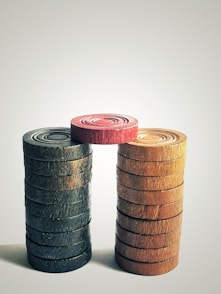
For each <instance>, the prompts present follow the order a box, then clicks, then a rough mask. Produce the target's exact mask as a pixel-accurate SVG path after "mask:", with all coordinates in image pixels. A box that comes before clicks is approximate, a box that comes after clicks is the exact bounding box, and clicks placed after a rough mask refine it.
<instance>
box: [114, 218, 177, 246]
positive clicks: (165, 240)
mask: <svg viewBox="0 0 221 294" xmlns="http://www.w3.org/2000/svg"><path fill="white" fill-rule="evenodd" d="M116 235H117V236H118V238H119V239H120V240H121V241H123V242H124V243H126V244H128V245H130V246H133V247H137V248H161V247H166V246H169V245H172V244H173V243H175V242H178V241H179V240H180V235H181V227H178V228H177V229H176V230H174V231H172V232H169V233H165V234H157V235H145V234H136V233H133V232H130V231H128V230H126V229H124V228H122V227H121V226H120V225H119V224H118V223H116Z"/></svg>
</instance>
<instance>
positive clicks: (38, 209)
mask: <svg viewBox="0 0 221 294" xmlns="http://www.w3.org/2000/svg"><path fill="white" fill-rule="evenodd" d="M90 204H91V203H90V198H89V197H88V199H86V200H85V201H78V202H74V203H59V204H44V203H39V202H35V201H32V200H30V199H28V198H26V197H25V207H26V209H27V210H28V211H29V212H30V213H31V214H33V215H36V216H41V217H46V218H53V219H57V218H66V217H72V216H75V215H78V214H81V213H83V212H86V211H87V210H88V209H89V208H90Z"/></svg>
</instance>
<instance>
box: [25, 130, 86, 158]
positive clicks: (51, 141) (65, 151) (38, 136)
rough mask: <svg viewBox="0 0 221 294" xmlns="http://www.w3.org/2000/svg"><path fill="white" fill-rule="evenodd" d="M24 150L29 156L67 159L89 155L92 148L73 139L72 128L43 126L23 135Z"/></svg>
mask: <svg viewBox="0 0 221 294" xmlns="http://www.w3.org/2000/svg"><path fill="white" fill-rule="evenodd" d="M23 151H24V154H25V155H26V156H27V157H29V158H34V159H39V160H46V161H47V160H48V161H65V160H75V159H80V158H82V157H84V156H87V155H88V154H90V153H91V152H92V149H91V146H90V145H89V144H81V143H79V142H76V141H74V140H72V139H71V131H70V128H41V129H37V130H32V131H30V132H27V133H25V134H24V135H23Z"/></svg>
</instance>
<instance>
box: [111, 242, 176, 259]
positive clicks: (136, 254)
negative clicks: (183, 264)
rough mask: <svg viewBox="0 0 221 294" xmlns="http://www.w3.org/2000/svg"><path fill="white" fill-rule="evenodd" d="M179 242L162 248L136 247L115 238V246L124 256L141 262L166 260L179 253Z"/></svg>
mask: <svg viewBox="0 0 221 294" xmlns="http://www.w3.org/2000/svg"><path fill="white" fill-rule="evenodd" d="M179 247H180V244H179V242H176V243H173V244H172V245H170V246H167V247H162V248H151V249H150V248H148V249H146V248H145V249H144V248H136V247H132V246H130V245H127V244H125V243H123V242H122V241H121V240H119V239H118V238H116V241H115V248H116V250H117V252H118V253H120V254H121V255H123V256H124V257H126V258H128V259H131V260H134V261H141V262H159V261H162V260H167V259H169V258H172V257H174V256H176V255H178V254H179Z"/></svg>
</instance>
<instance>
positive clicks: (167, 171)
mask: <svg viewBox="0 0 221 294" xmlns="http://www.w3.org/2000/svg"><path fill="white" fill-rule="evenodd" d="M117 165H118V167H119V168H120V169H122V170H123V171H125V172H128V173H131V174H136V175H140V176H168V175H172V174H175V173H181V172H183V170H184V165H185V157H184V156H182V157H180V158H176V159H173V160H167V161H141V160H135V159H130V158H127V157H124V156H123V155H121V154H120V153H118V160H117Z"/></svg>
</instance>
